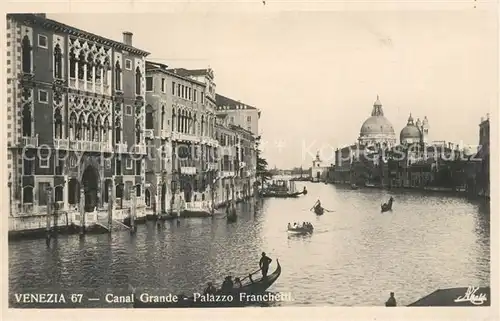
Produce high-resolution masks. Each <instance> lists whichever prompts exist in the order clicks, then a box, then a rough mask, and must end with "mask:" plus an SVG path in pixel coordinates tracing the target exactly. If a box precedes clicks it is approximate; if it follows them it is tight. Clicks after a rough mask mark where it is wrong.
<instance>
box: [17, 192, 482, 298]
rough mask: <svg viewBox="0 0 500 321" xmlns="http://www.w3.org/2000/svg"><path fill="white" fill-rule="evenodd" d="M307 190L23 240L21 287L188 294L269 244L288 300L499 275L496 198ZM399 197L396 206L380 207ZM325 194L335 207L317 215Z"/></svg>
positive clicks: (402, 292)
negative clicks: (309, 228) (107, 230)
mask: <svg viewBox="0 0 500 321" xmlns="http://www.w3.org/2000/svg"><path fill="white" fill-rule="evenodd" d="M297 185H298V186H297V188H299V189H300V188H302V186H299V185H300V184H297ZM307 189H308V191H309V193H308V194H307V195H305V196H302V197H300V198H297V199H266V200H264V201H262V202H259V203H257V204H242V205H241V207H240V213H239V217H238V220H237V221H236V222H234V223H227V221H226V220H225V219H224V217H223V215H222V216H216V217H214V218H207V219H185V220H182V221H181V225H180V226H177V225H176V223H175V222H169V221H167V222H164V224H163V225H162V226H161V227H160V228H158V227H157V226H156V225H155V224H152V223H148V224H145V225H139V226H138V230H137V234H136V235H135V236H133V237H131V236H130V235H129V234H128V232H127V231H116V232H114V233H113V234H111V235H107V234H106V235H88V236H86V237H85V238H84V239H83V240H80V238H79V237H78V236H74V235H72V236H68V235H60V236H59V237H58V239H57V240H55V241H54V243H53V245H52V246H51V248H50V249H47V248H46V246H45V241H44V240H22V241H15V242H11V243H10V244H9V285H10V290H11V292H13V291H22V290H24V291H26V290H28V289H30V288H33V287H37V288H39V289H44V288H46V289H48V288H54V287H60V288H86V289H89V288H93V289H102V288H103V287H104V288H122V289H126V288H127V287H128V285H129V284H132V285H134V286H136V287H137V286H139V287H147V288H159V289H164V291H163V292H172V293H186V294H188V293H191V292H193V291H198V290H200V289H202V288H203V287H204V285H205V284H206V282H208V281H214V282H220V281H221V280H222V279H223V278H224V277H225V276H226V275H233V276H246V275H247V274H248V273H249V272H250V271H254V270H255V269H257V268H258V261H259V259H260V253H261V252H262V251H265V252H266V253H267V254H268V255H269V256H270V257H271V258H273V260H274V262H275V259H276V258H279V260H280V263H281V265H282V267H283V273H282V275H281V277H280V278H279V279H278V281H277V282H276V283H275V284H274V285H273V287H272V288H271V289H270V290H271V291H273V292H278V291H282V292H292V295H293V297H294V300H295V301H294V302H292V303H281V304H283V305H288V304H294V305H316V306H324V305H336V306H354V305H363V306H367V305H376V306H381V305H383V303H384V302H385V300H386V299H387V295H388V293H389V292H390V291H394V292H396V297H397V299H398V302H399V304H408V303H410V302H412V301H414V300H416V299H418V298H419V297H421V296H423V295H425V294H428V293H430V292H432V291H434V290H435V289H437V288H443V287H449V286H468V285H478V286H480V285H487V284H489V282H490V266H489V265H490V263H489V262H490V240H489V238H490V221H489V207H488V205H487V204H484V203H478V202H469V201H468V200H465V199H462V198H458V197H449V196H447V195H442V194H441V195H439V194H424V193H414V192H408V191H405V192H395V191H391V192H388V191H382V190H377V189H359V190H351V189H349V188H339V187H336V186H333V185H324V184H308V186H307ZM390 196H393V197H394V199H395V202H394V206H393V211H392V212H386V213H380V204H381V203H382V202H384V201H386V200H387V199H388V198H389V197H390ZM318 198H320V199H321V202H322V204H323V206H324V207H325V208H327V209H331V210H333V211H334V212H331V213H325V214H324V215H323V216H316V215H315V214H314V213H312V212H311V211H310V207H311V206H312V205H313V204H314V202H315V201H316V199H318ZM304 221H309V222H311V223H312V224H313V225H314V228H315V229H314V232H313V233H312V235H303V236H300V235H299V236H296V235H289V234H288V233H287V231H286V227H287V223H288V222H304ZM270 269H271V270H273V269H274V265H272V266H271V268H270Z"/></svg>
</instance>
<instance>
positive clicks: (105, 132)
mask: <svg viewBox="0 0 500 321" xmlns="http://www.w3.org/2000/svg"><path fill="white" fill-rule="evenodd" d="M101 129H102V136H101V139H102V140H103V141H105V142H107V141H108V129H109V122H108V119H107V118H106V119H105V120H104V124H103V126H102V128H101Z"/></svg>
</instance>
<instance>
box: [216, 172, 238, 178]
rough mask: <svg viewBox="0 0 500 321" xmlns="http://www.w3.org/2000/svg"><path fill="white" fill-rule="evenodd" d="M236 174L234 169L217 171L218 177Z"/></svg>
mask: <svg viewBox="0 0 500 321" xmlns="http://www.w3.org/2000/svg"><path fill="white" fill-rule="evenodd" d="M234 176H236V172H234V171H220V172H219V177H221V178H225V177H234Z"/></svg>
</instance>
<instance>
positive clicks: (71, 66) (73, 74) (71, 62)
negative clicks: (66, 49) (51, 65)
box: [69, 49, 76, 78]
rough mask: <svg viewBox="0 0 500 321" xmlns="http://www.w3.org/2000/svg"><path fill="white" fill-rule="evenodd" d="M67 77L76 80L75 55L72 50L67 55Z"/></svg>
mask: <svg viewBox="0 0 500 321" xmlns="http://www.w3.org/2000/svg"><path fill="white" fill-rule="evenodd" d="M69 77H70V78H76V55H75V51H74V49H71V51H70V53H69Z"/></svg>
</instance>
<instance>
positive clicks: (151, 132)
mask: <svg viewBox="0 0 500 321" xmlns="http://www.w3.org/2000/svg"><path fill="white" fill-rule="evenodd" d="M144 137H146V138H151V139H152V138H154V137H155V135H154V130H153V129H145V130H144Z"/></svg>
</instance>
